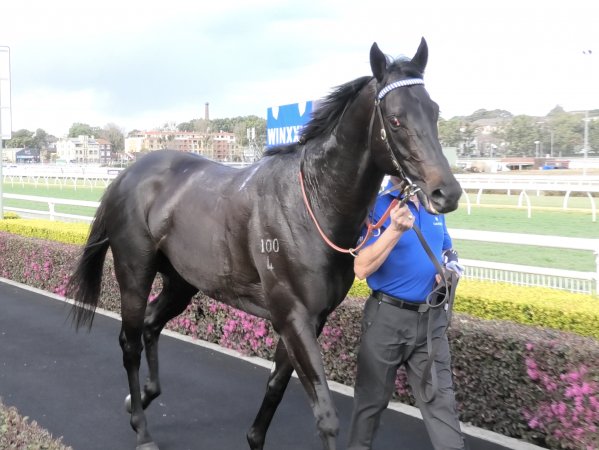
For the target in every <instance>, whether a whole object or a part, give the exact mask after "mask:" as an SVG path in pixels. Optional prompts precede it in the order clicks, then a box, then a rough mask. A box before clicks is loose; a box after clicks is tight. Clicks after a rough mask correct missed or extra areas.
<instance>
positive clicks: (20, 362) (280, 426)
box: [0, 282, 514, 450]
mask: <svg viewBox="0 0 599 450" xmlns="http://www.w3.org/2000/svg"><path fill="white" fill-rule="evenodd" d="M69 310H70V305H68V304H66V303H64V302H62V301H60V300H57V299H54V298H52V297H48V296H45V295H42V294H40V293H36V292H31V291H29V290H24V289H21V288H20V287H17V286H13V285H10V284H6V283H2V282H0V397H1V398H2V399H3V401H4V403H5V404H6V405H10V406H15V407H16V408H17V409H18V410H19V412H20V413H21V414H22V415H25V416H28V417H29V418H30V419H31V420H35V421H37V422H38V424H39V425H41V426H42V427H44V428H46V429H48V430H49V431H50V432H51V433H52V434H53V435H54V436H55V437H58V436H62V437H63V442H64V443H65V444H68V445H71V446H72V447H73V448H74V449H75V450H96V449H97V450H120V449H123V450H127V449H134V448H135V434H134V432H133V431H132V430H131V428H130V426H129V415H128V414H126V413H125V410H124V399H125V396H126V395H127V394H128V390H127V383H126V376H125V370H124V368H123V366H122V355H121V350H120V347H119V345H118V339H117V336H118V332H119V328H120V322H119V321H118V320H116V319H114V318H111V317H107V316H103V315H100V314H97V315H96V318H95V320H94V326H93V328H92V330H91V332H89V333H88V332H87V331H85V330H84V331H79V332H78V333H77V332H75V330H74V328H73V327H72V326H71V323H70V321H69V319H68V317H67V316H68V313H69ZM159 352H160V363H161V381H162V392H163V393H162V395H161V396H160V397H159V398H158V399H156V400H155V401H154V402H153V403H152V405H150V407H149V408H148V410H147V417H148V423H149V429H150V432H151V434H152V437H153V439H154V440H155V442H156V443H157V444H158V445H159V447H160V449H161V450H182V449H188V450H199V449H207V450H244V449H247V448H248V446H247V442H246V440H245V434H246V431H247V430H248V428H249V426H250V425H251V423H252V421H253V419H254V416H255V414H256V412H257V411H258V407H259V405H260V402H261V400H262V396H263V394H264V390H265V385H266V380H267V377H268V372H269V371H268V369H267V368H265V367H263V366H260V365H256V364H252V363H251V362H248V361H246V360H243V359H240V358H236V357H234V356H231V355H228V354H224V353H222V352H218V351H214V350H212V349H209V348H205V347H202V346H198V345H195V344H193V343H190V342H186V341H184V340H180V339H176V338H174V337H170V336H162V337H161V340H160V350H159ZM143 377H144V379H145V374H143ZM334 401H335V405H336V407H337V409H338V412H339V418H340V424H341V431H340V435H339V440H338V442H339V448H340V449H344V448H345V443H346V439H347V432H348V427H349V420H350V415H351V407H352V399H351V397H349V396H347V395H342V394H338V393H335V394H334ZM467 440H468V443H469V445H470V449H471V450H506V449H510V448H514V447H513V446H511V445H510V446H505V445H499V444H497V443H493V442H489V441H487V440H484V439H480V438H477V437H473V436H467ZM265 448H266V449H269V450H275V449H277V450H322V446H321V441H320V439H319V437H318V434H317V431H316V426H315V422H314V418H313V416H312V412H311V410H310V408H309V405H308V401H307V397H306V394H305V393H304V391H303V388H302V387H301V385H300V383H299V381H298V380H297V379H296V378H293V379H292V380H291V382H290V385H289V388H288V389H287V392H286V393H285V397H284V398H283V401H282V403H281V405H280V407H279V409H278V411H277V413H276V415H275V418H274V420H273V422H272V424H271V427H270V429H269V432H268V435H267V442H266V446H265ZM375 448H376V449H388V450H391V449H394V450H395V449H409V450H432V446H431V444H430V441H429V439H428V436H427V433H426V431H425V428H424V425H423V424H422V421H421V420H419V419H418V418H415V417H411V416H409V415H406V414H402V413H400V412H397V411H393V410H387V411H385V413H384V415H383V418H382V421H381V428H380V430H379V433H378V436H377V440H376V442H375Z"/></svg>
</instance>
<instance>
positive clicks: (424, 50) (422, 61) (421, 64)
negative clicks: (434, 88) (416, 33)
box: [412, 38, 428, 73]
mask: <svg viewBox="0 0 599 450" xmlns="http://www.w3.org/2000/svg"><path fill="white" fill-rule="evenodd" d="M412 62H413V63H414V64H416V66H418V68H419V69H420V71H421V72H422V73H424V69H426V63H427V62H428V45H427V44H426V40H425V39H424V38H422V39H421V40H420V45H419V46H418V50H416V54H415V55H414V57H413V58H412Z"/></svg>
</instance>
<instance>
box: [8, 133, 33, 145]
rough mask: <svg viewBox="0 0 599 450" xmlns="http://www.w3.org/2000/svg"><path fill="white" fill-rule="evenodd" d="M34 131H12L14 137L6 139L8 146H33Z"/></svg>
mask: <svg viewBox="0 0 599 450" xmlns="http://www.w3.org/2000/svg"><path fill="white" fill-rule="evenodd" d="M33 135H34V133H33V131H29V130H25V129H22V130H19V131H15V132H14V133H12V139H9V140H8V141H6V148H31V147H32V146H33V143H34V139H33Z"/></svg>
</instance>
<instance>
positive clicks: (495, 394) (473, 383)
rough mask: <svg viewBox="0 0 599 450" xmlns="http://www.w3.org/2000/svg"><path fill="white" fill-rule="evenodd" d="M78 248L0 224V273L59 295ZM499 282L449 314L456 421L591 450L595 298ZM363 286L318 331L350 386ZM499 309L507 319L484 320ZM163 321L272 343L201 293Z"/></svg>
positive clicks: (334, 375) (337, 373) (115, 299)
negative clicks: (3, 229)
mask: <svg viewBox="0 0 599 450" xmlns="http://www.w3.org/2000/svg"><path fill="white" fill-rule="evenodd" d="M80 249H81V248H80V246H79V245H73V244H64V243H58V242H51V241H47V240H41V239H34V238H24V237H21V236H17V235H14V234H10V233H4V232H0V254H1V255H2V258H0V276H2V277H5V278H9V279H12V280H14V281H18V282H21V283H25V284H28V285H30V286H35V287H37V288H40V289H44V290H46V291H49V292H54V293H56V294H59V295H64V290H65V287H66V283H67V281H68V278H69V275H70V273H71V269H72V266H73V264H74V261H76V259H77V257H78V255H79V253H80ZM104 270H105V274H104V275H105V276H104V281H103V294H102V300H101V304H100V306H101V307H103V308H105V309H108V310H111V311H116V312H118V311H119V310H120V301H119V294H118V287H117V285H116V281H115V279H114V275H113V270H112V259H111V257H110V254H109V256H108V258H107V263H106V265H105V269H104ZM496 288H497V285H488V284H484V283H482V284H476V283H475V284H471V283H466V282H464V283H463V288H460V289H458V295H457V300H456V302H457V303H456V310H460V311H462V312H456V314H454V319H453V322H452V327H451V328H450V331H449V337H450V343H451V346H452V353H453V371H454V381H455V390H456V399H457V400H458V404H459V413H460V419H461V420H462V421H463V422H468V423H471V424H472V425H475V426H478V427H482V428H486V429H488V430H491V431H495V432H497V433H500V434H503V435H506V436H510V437H514V438H517V439H523V440H526V441H529V442H533V443H535V444H537V445H542V446H546V447H549V448H556V449H557V448H563V449H576V450H578V449H581V450H589V449H598V448H599V432H598V430H597V427H598V426H599V342H598V341H597V339H596V338H594V337H592V336H594V335H595V334H594V333H596V332H597V326H596V324H597V323H598V322H597V317H598V314H599V302H598V303H597V304H596V305H593V301H596V300H597V299H591V300H590V302H589V301H586V300H585V299H586V297H588V296H576V295H575V294H565V293H561V292H560V293H554V291H549V290H537V291H535V292H536V294H535V295H531V298H528V299H527V298H520V297H522V296H518V295H517V294H516V293H517V292H526V293H530V292H531V291H530V290H525V289H526V288H519V289H522V291H517V290H514V289H513V288H512V287H510V288H508V287H503V288H501V286H500V289H496ZM462 290H463V292H464V295H463V296H462V294H461V292H462ZM539 292H541V293H542V295H541V296H543V297H550V296H551V295H555V296H558V297H559V298H558V299H556V302H558V304H557V306H555V305H553V306H551V304H550V303H551V301H549V303H548V302H547V301H545V302H543V301H542V300H543V299H542V298H541V299H539V298H538V297H539ZM506 293H509V295H507V296H506ZM365 294H366V290H365V289H364V286H363V285H361V284H358V285H355V286H354V288H353V289H352V291H350V295H349V296H348V298H347V299H346V300H345V301H344V302H343V303H342V305H341V306H340V307H339V308H338V309H337V310H336V311H335V312H334V313H333V314H331V316H330V318H329V321H328V322H327V326H326V327H325V328H324V330H323V333H322V335H321V337H320V344H321V347H322V354H323V358H324V362H325V367H326V371H327V376H328V377H329V379H331V380H335V381H338V382H340V383H343V384H346V385H349V386H352V385H353V382H354V375H355V356H356V351H357V347H358V341H359V331H360V318H361V313H362V304H363V301H364V296H365ZM572 295H573V296H572ZM571 296H572V297H571ZM563 298H566V299H570V300H566V303H568V306H569V307H568V308H564V307H563V305H560V304H559V301H562V300H561V299H563ZM461 301H462V302H463V304H461V303H460V302H461ZM468 305H470V306H468ZM482 305H486V306H485V307H483V306H482ZM502 305H503V306H502ZM522 305H524V306H522ZM508 309H509V310H515V311H512V312H509V311H507V310H508ZM563 309H567V310H568V311H562V310H563ZM502 311H503V312H504V313H505V315H506V317H504V318H508V319H510V321H498V320H489V318H492V317H496V316H498V315H499V312H502ZM560 311H561V312H560ZM467 312H468V313H467ZM473 314H477V315H480V316H483V317H486V319H482V318H478V317H475V316H474V315H473ZM576 317H578V320H574V319H573V318H576ZM521 319H522V320H521ZM524 319H526V320H527V321H528V322H529V323H533V324H538V325H543V324H544V323H545V321H547V322H548V323H549V325H551V326H552V327H554V328H562V329H568V330H574V331H576V332H577V333H578V334H575V333H572V332H565V331H558V330H555V329H550V328H540V327H537V326H531V325H524V324H518V323H514V322H512V321H514V320H515V321H520V322H522V321H524ZM168 327H169V328H170V329H172V330H175V331H178V332H180V333H183V334H187V335H190V336H193V337H195V338H198V339H204V340H207V341H210V342H214V343H217V344H219V345H222V346H224V347H227V348H232V349H235V350H238V351H241V352H243V353H245V354H248V355H256V356H260V357H263V358H271V357H272V354H273V351H274V348H275V346H276V341H277V336H276V334H275V333H274V331H273V330H272V328H271V327H270V325H269V324H268V323H266V322H265V321H263V320H261V319H258V318H256V317H253V316H251V315H248V314H246V313H243V312H241V311H238V310H235V309H233V308H230V307H228V306H225V305H223V304H220V303H217V302H216V301H214V300H212V299H209V298H206V297H203V296H201V295H198V296H196V297H195V298H194V299H193V301H192V303H191V304H190V306H189V307H188V308H187V310H186V311H185V312H184V313H183V314H181V315H180V316H178V317H177V318H175V319H173V320H172V321H171V322H170V323H169V325H168ZM581 334H587V336H582V335H581ZM405 378H406V377H405V373H404V372H403V371H400V372H399V374H398V378H397V383H396V385H397V391H396V394H395V398H396V399H398V400H400V401H402V402H405V403H409V404H414V400H413V398H412V396H411V394H410V392H409V389H408V388H407V386H406V384H405Z"/></svg>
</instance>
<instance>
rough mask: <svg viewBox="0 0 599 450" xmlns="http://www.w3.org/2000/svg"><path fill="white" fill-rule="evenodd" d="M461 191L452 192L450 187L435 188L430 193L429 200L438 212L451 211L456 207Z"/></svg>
mask: <svg viewBox="0 0 599 450" xmlns="http://www.w3.org/2000/svg"><path fill="white" fill-rule="evenodd" d="M460 194H461V192H455V193H454V192H453V191H452V190H451V189H448V190H447V189H446V190H444V189H435V190H434V191H433V192H432V193H431V200H432V202H433V204H434V206H435V208H436V209H437V211H439V212H440V213H448V212H451V211H453V210H455V209H457V207H458V200H459V199H460Z"/></svg>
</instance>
